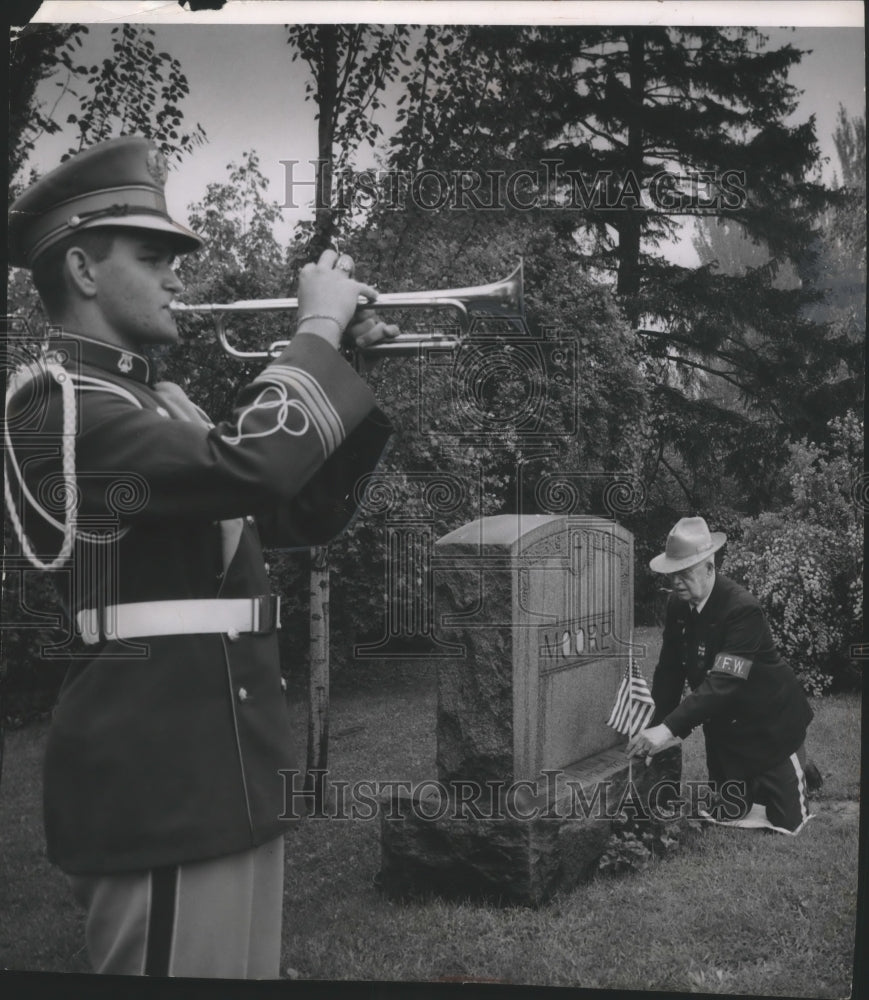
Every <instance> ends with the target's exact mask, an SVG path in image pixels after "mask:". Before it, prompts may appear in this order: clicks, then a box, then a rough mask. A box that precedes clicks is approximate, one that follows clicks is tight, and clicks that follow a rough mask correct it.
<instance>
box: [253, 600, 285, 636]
mask: <svg viewBox="0 0 869 1000" xmlns="http://www.w3.org/2000/svg"><path fill="white" fill-rule="evenodd" d="M250 605H251V607H250V630H251V632H253V633H254V634H259V635H268V634H269V633H270V632H274V631H275V629H278V628H280V627H281V615H280V613H281V599H280V597H278V596H277V595H275V594H262V595H261V596H260V597H252V598H251V601H250Z"/></svg>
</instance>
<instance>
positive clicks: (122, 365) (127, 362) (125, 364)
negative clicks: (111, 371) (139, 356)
mask: <svg viewBox="0 0 869 1000" xmlns="http://www.w3.org/2000/svg"><path fill="white" fill-rule="evenodd" d="M132 370H133V355H132V354H127V352H126V351H125V352H124V353H123V354H122V355H121V356H120V358H119V359H118V371H120V372H123V373H124V374H125V375H126V374H127V372H131V371H132Z"/></svg>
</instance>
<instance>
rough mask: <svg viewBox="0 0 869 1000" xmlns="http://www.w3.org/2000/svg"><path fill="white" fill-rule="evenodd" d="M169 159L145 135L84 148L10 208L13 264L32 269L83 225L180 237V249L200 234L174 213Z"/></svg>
mask: <svg viewBox="0 0 869 1000" xmlns="http://www.w3.org/2000/svg"><path fill="white" fill-rule="evenodd" d="M166 172H167V171H166V159H165V157H164V156H163V154H162V152H161V151H160V150H159V149H158V148H157V146H156V145H155V144H154V143H153V142H152V141H151V140H150V139H145V138H143V137H141V136H122V137H121V138H119V139H109V140H108V141H106V142H101V143H99V144H98V145H96V146H92V147H91V148H90V149H86V150H83V151H82V152H81V153H78V154H77V155H76V156H73V157H71V158H70V159H69V160H66V161H65V162H64V163H61V165H60V166H59V167H55V169H54V170H52V171H50V172H49V173H47V174H46V175H45V176H44V177H42V178H40V179H39V180H38V181H37V182H36V183H35V184H33V185H32V186H31V187H30V188H28V190H27V191H25V192H24V194H22V195H21V197H20V198H17V199H16V200H15V201H14V202H13V203H12V207H11V208H10V209H9V263H10V264H12V265H13V266H15V267H32V266H33V262H34V261H35V260H36V259H37V258H38V257H39V256H40V255H41V254H43V253H45V251H46V250H48V249H49V248H50V247H52V246H54V244H55V243H58V242H59V241H60V240H62V239H64V238H65V237H66V236H69V235H70V234H71V233H75V232H79V231H81V230H83V229H96V228H101V229H102V228H105V227H111V226H123V227H125V228H128V229H151V230H155V231H157V232H161V233H168V234H169V235H171V236H173V237H175V241H176V244H177V247H178V252H179V253H189V252H190V251H191V250H197V249H198V248H199V247H200V246H202V243H203V240H202V237H201V236H197V235H196V233H194V232H191V231H190V230H189V229H185V228H184V226H181V225H179V224H178V223H177V222H175V221H174V220H173V219H172V218H171V217H170V215H169V212H168V211H167V208H166V197H165V195H164V193H163V186H164V184H165V183H166Z"/></svg>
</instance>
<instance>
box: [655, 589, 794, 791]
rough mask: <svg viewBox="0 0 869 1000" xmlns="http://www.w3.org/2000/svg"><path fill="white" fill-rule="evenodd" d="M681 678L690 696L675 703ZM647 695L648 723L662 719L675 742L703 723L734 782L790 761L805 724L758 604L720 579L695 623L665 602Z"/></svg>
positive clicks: (683, 605)
mask: <svg viewBox="0 0 869 1000" xmlns="http://www.w3.org/2000/svg"><path fill="white" fill-rule="evenodd" d="M686 681H687V682H688V687H689V688H690V693H689V694H688V695H687V696H686V697H685V699H684V700H682V701H681V703H680V699H681V698H682V691H683V688H684V685H685V682H686ZM652 696H653V698H654V699H655V717H654V719H653V724H657V723H660V722H664V723H665V724H666V725H667V726H668V728H669V729H670V730H671V731H672V732H673V734H674V735H675V736H680V737H684V736H687V735H688V733H690V732H691V730H692V729H693V728H694V727H695V726H697V725H700V724H703V726H704V729H705V731H706V736H707V741H711V743H712V745H714V747H715V749H716V751H717V753H718V754H719V755H720V757H721V758H722V759H724V760H725V761H729V762H730V767H729V769H730V770H731V771H732V772H733V773H732V776H733V777H750V776H752V775H753V774H758V773H760V772H761V771H764V770H766V769H768V768H770V767H773V766H775V765H776V764H778V763H780V762H781V761H782V760H784V759H786V758H787V757H789V756H790V754H792V753H794V752H795V751H796V750H797V749H798V747H799V746H800V745H801V744H802V742H803V740H804V739H805V735H806V727H807V726H808V724H809V722H810V721H811V719H812V710H811V708H810V707H809V704H808V701H807V699H806V696H805V693H804V692H803V689H802V687H801V685H800V683H799V681H798V680H797V679H796V677H795V675H794V672H793V670H792V669H791V668H790V666H789V665H788V664H787V663H785V661H784V660H783V659H782V658H781V656H779V652H778V649H777V648H776V645H775V643H774V642H773V639H772V635H771V634H770V630H769V626H768V624H767V621H766V618H765V617H764V614H763V610H762V609H761V606H760V603H759V602H758V601H757V599H756V598H755V597H754V596H752V595H751V594H750V593H749V592H748V591H747V590H746V589H745V588H744V587H741V586H739V584H737V583H735V582H734V581H733V580H729V579H727V577H724V576H720V575H719V576H717V577H716V580H715V585H714V587H713V589H712V593H711V594H710V595H709V600H708V601H707V602H706V604H705V605H704V607H703V610H702V611H701V612H700V614H699V616H696V621H692V619H691V615H690V606H689V605H688V604H687V602H685V601H680V600H677V599H676V598H674V597H671V598H670V601H669V603H668V605H667V618H666V623H665V625H664V639H663V645H662V648H661V656H660V659H659V661H658V666H657V668H656V669H655V676H654V680H653V682H652Z"/></svg>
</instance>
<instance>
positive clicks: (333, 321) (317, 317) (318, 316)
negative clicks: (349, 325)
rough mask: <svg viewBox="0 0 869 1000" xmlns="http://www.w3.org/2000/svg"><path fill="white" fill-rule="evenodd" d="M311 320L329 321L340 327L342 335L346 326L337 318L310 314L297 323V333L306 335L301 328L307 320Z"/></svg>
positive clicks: (321, 314)
mask: <svg viewBox="0 0 869 1000" xmlns="http://www.w3.org/2000/svg"><path fill="white" fill-rule="evenodd" d="M309 319H328V320H330V321H331V322H332V323H334V324H335V325H336V326H337V327H338V330H339V332H341V333H343V332H344V324H343V323H342V322H341V320H340V319H338V317H337V316H327V315H326V314H325V313H308V314H307V315H305V316H302V317H300V319H299V320H298V322H297V323H296V332H297V333H304V331H303V330H301V329H300V327H301V325H302V323H304V322H305V320H309Z"/></svg>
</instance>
